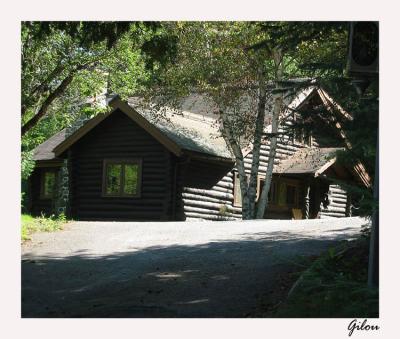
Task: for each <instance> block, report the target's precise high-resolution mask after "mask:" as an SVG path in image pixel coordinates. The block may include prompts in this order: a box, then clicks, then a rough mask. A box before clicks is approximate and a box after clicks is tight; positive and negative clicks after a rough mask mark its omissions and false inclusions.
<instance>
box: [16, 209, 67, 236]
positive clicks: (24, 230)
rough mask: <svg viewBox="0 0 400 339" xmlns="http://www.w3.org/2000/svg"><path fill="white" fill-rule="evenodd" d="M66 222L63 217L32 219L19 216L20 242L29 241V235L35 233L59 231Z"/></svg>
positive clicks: (26, 216) (23, 215) (24, 215)
mask: <svg viewBox="0 0 400 339" xmlns="http://www.w3.org/2000/svg"><path fill="white" fill-rule="evenodd" d="M66 222H67V220H66V218H65V216H64V215H60V216H58V217H55V216H51V217H45V216H43V215H42V216H40V217H32V216H31V215H29V214H22V215H21V240H22V241H26V240H30V235H31V234H32V233H35V232H54V231H58V230H61V229H62V227H63V225H64V224H65V223H66Z"/></svg>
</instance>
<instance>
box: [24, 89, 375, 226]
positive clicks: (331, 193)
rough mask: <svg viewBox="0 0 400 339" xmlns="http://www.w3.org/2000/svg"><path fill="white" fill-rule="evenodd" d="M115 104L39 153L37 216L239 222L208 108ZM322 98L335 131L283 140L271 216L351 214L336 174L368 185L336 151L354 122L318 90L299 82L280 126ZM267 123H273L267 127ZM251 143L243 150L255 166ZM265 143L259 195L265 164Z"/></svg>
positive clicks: (228, 161) (230, 168) (231, 172)
mask: <svg viewBox="0 0 400 339" xmlns="http://www.w3.org/2000/svg"><path fill="white" fill-rule="evenodd" d="M108 105H109V106H110V110H109V111H108V112H107V113H104V114H99V115H97V116H95V117H93V118H91V119H88V120H83V121H78V122H77V124H75V126H72V127H70V128H66V129H64V130H62V131H60V132H59V133H57V134H55V135H53V136H52V137H50V138H49V139H48V140H46V141H45V142H44V143H42V144H41V145H39V146H38V147H36V149H35V150H34V160H35V164H36V165H35V169H34V171H33V173H32V175H31V177H30V179H29V201H30V204H29V208H30V212H31V213H32V214H33V215H40V214H46V215H50V214H59V213H65V214H66V215H67V216H68V217H70V218H73V219H75V220H138V221H150V220H165V221H167V220H178V221H184V220H235V219H241V193H240V184H239V180H238V175H237V171H236V169H235V161H234V157H233V155H232V153H231V152H230V150H229V147H228V146H227V144H226V142H225V140H224V139H223V138H222V137H221V135H220V133H219V131H218V126H217V124H216V119H215V117H213V116H212V114H207V112H206V113H204V112H203V113H199V112H196V111H195V110H193V111H183V112H182V113H181V114H172V113H171V114H170V115H169V116H168V119H157V118H154V116H151V115H150V114H148V112H146V111H145V110H141V109H139V107H138V106H137V105H135V101H134V100H128V101H127V102H126V101H123V100H121V99H120V98H119V97H118V96H114V97H113V98H112V99H110V100H109V102H108ZM310 105H311V106H315V105H324V107H326V108H328V109H329V110H330V112H331V113H332V117H333V120H332V121H333V122H334V128H335V135H336V138H334V139H332V140H330V141H326V138H322V137H320V135H318V133H313V135H304V133H303V134H301V133H297V134H298V135H293V136H289V135H286V134H285V133H282V134H283V136H282V137H280V138H279V141H278V148H277V154H276V158H275V163H274V170H273V179H272V185H271V189H270V192H269V205H268V208H267V210H266V213H265V218H276V219H291V218H295V219H299V218H326V217H344V216H350V215H351V205H352V201H351V196H350V194H348V193H347V192H346V189H345V188H344V187H341V185H339V184H338V183H337V182H338V181H337V180H334V179H335V178H337V179H339V180H342V181H344V182H352V183H357V184H359V185H364V186H367V187H369V186H370V185H371V183H370V178H369V176H368V173H367V172H366V170H365V168H364V166H363V165H362V164H361V163H358V164H357V165H355V166H350V165H349V166H347V165H346V166H345V165H343V164H339V163H338V162H337V161H336V152H337V151H338V150H340V149H342V148H344V147H345V146H348V147H349V146H350V145H349V143H348V141H347V138H346V135H345V134H344V132H343V130H342V128H341V124H340V121H343V119H351V115H350V114H349V113H347V112H346V111H345V110H344V109H343V108H341V107H340V106H339V105H338V104H337V103H335V102H334V101H333V99H332V98H331V97H330V96H329V95H328V94H327V93H326V92H325V91H324V90H322V89H320V88H317V87H313V86H311V87H309V88H307V89H302V90H301V91H299V92H298V93H297V94H296V95H295V96H293V97H292V98H291V99H290V102H288V105H287V109H286V110H285V112H283V114H286V115H293V117H292V119H286V120H285V123H284V124H283V125H284V126H282V127H281V131H283V130H284V127H286V128H287V127H288V126H289V127H290V124H291V123H292V122H293V119H294V117H295V115H294V114H295V113H293V112H296V110H297V111H298V110H300V109H302V107H305V108H307V107H308V106H310ZM265 130H266V131H267V130H268V124H266V126H265ZM251 149H252V147H251V145H248V146H247V147H246V148H245V149H244V150H243V153H244V155H245V168H246V172H247V173H250V167H251V162H252V152H251ZM268 155H269V141H268V140H267V139H266V140H264V141H263V143H262V146H261V156H260V166H259V172H258V178H257V195H258V194H259V192H260V191H261V189H262V187H263V184H264V178H265V174H266V170H267V163H268Z"/></svg>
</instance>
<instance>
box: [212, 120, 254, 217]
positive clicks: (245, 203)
mask: <svg viewBox="0 0 400 339" xmlns="http://www.w3.org/2000/svg"><path fill="white" fill-rule="evenodd" d="M220 114H221V119H222V128H221V133H222V136H223V137H224V139H225V142H226V143H227V144H228V145H229V146H230V148H231V150H232V152H233V154H234V156H235V164H236V169H237V170H238V175H239V181H240V193H241V194H242V219H243V220H248V219H251V218H252V217H251V215H250V206H249V196H248V182H247V176H246V171H245V167H244V157H243V152H242V149H241V147H240V144H239V143H238V142H237V140H236V139H235V137H234V134H233V133H232V132H231V130H230V123H229V120H228V118H227V116H226V114H225V112H220Z"/></svg>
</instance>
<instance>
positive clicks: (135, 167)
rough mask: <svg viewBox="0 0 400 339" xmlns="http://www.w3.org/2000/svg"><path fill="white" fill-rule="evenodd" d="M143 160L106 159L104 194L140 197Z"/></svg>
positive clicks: (106, 195)
mask: <svg viewBox="0 0 400 339" xmlns="http://www.w3.org/2000/svg"><path fill="white" fill-rule="evenodd" d="M141 176H142V161H141V160H140V159H127V160H113V159H107V160H104V169H103V196H105V197H140V189H141V179H142V178H141Z"/></svg>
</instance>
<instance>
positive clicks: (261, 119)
mask: <svg viewBox="0 0 400 339" xmlns="http://www.w3.org/2000/svg"><path fill="white" fill-rule="evenodd" d="M266 91H267V88H266V81H265V74H264V70H263V67H260V70H259V89H258V107H257V119H256V127H255V130H254V139H253V159H252V163H251V172H250V181H249V209H250V211H249V214H250V217H251V219H254V218H255V216H256V215H255V214H256V211H255V207H256V206H255V205H256V198H257V175H258V168H259V164H260V150H261V138H262V134H263V131H264V124H265V105H266V96H267V92H266Z"/></svg>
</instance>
